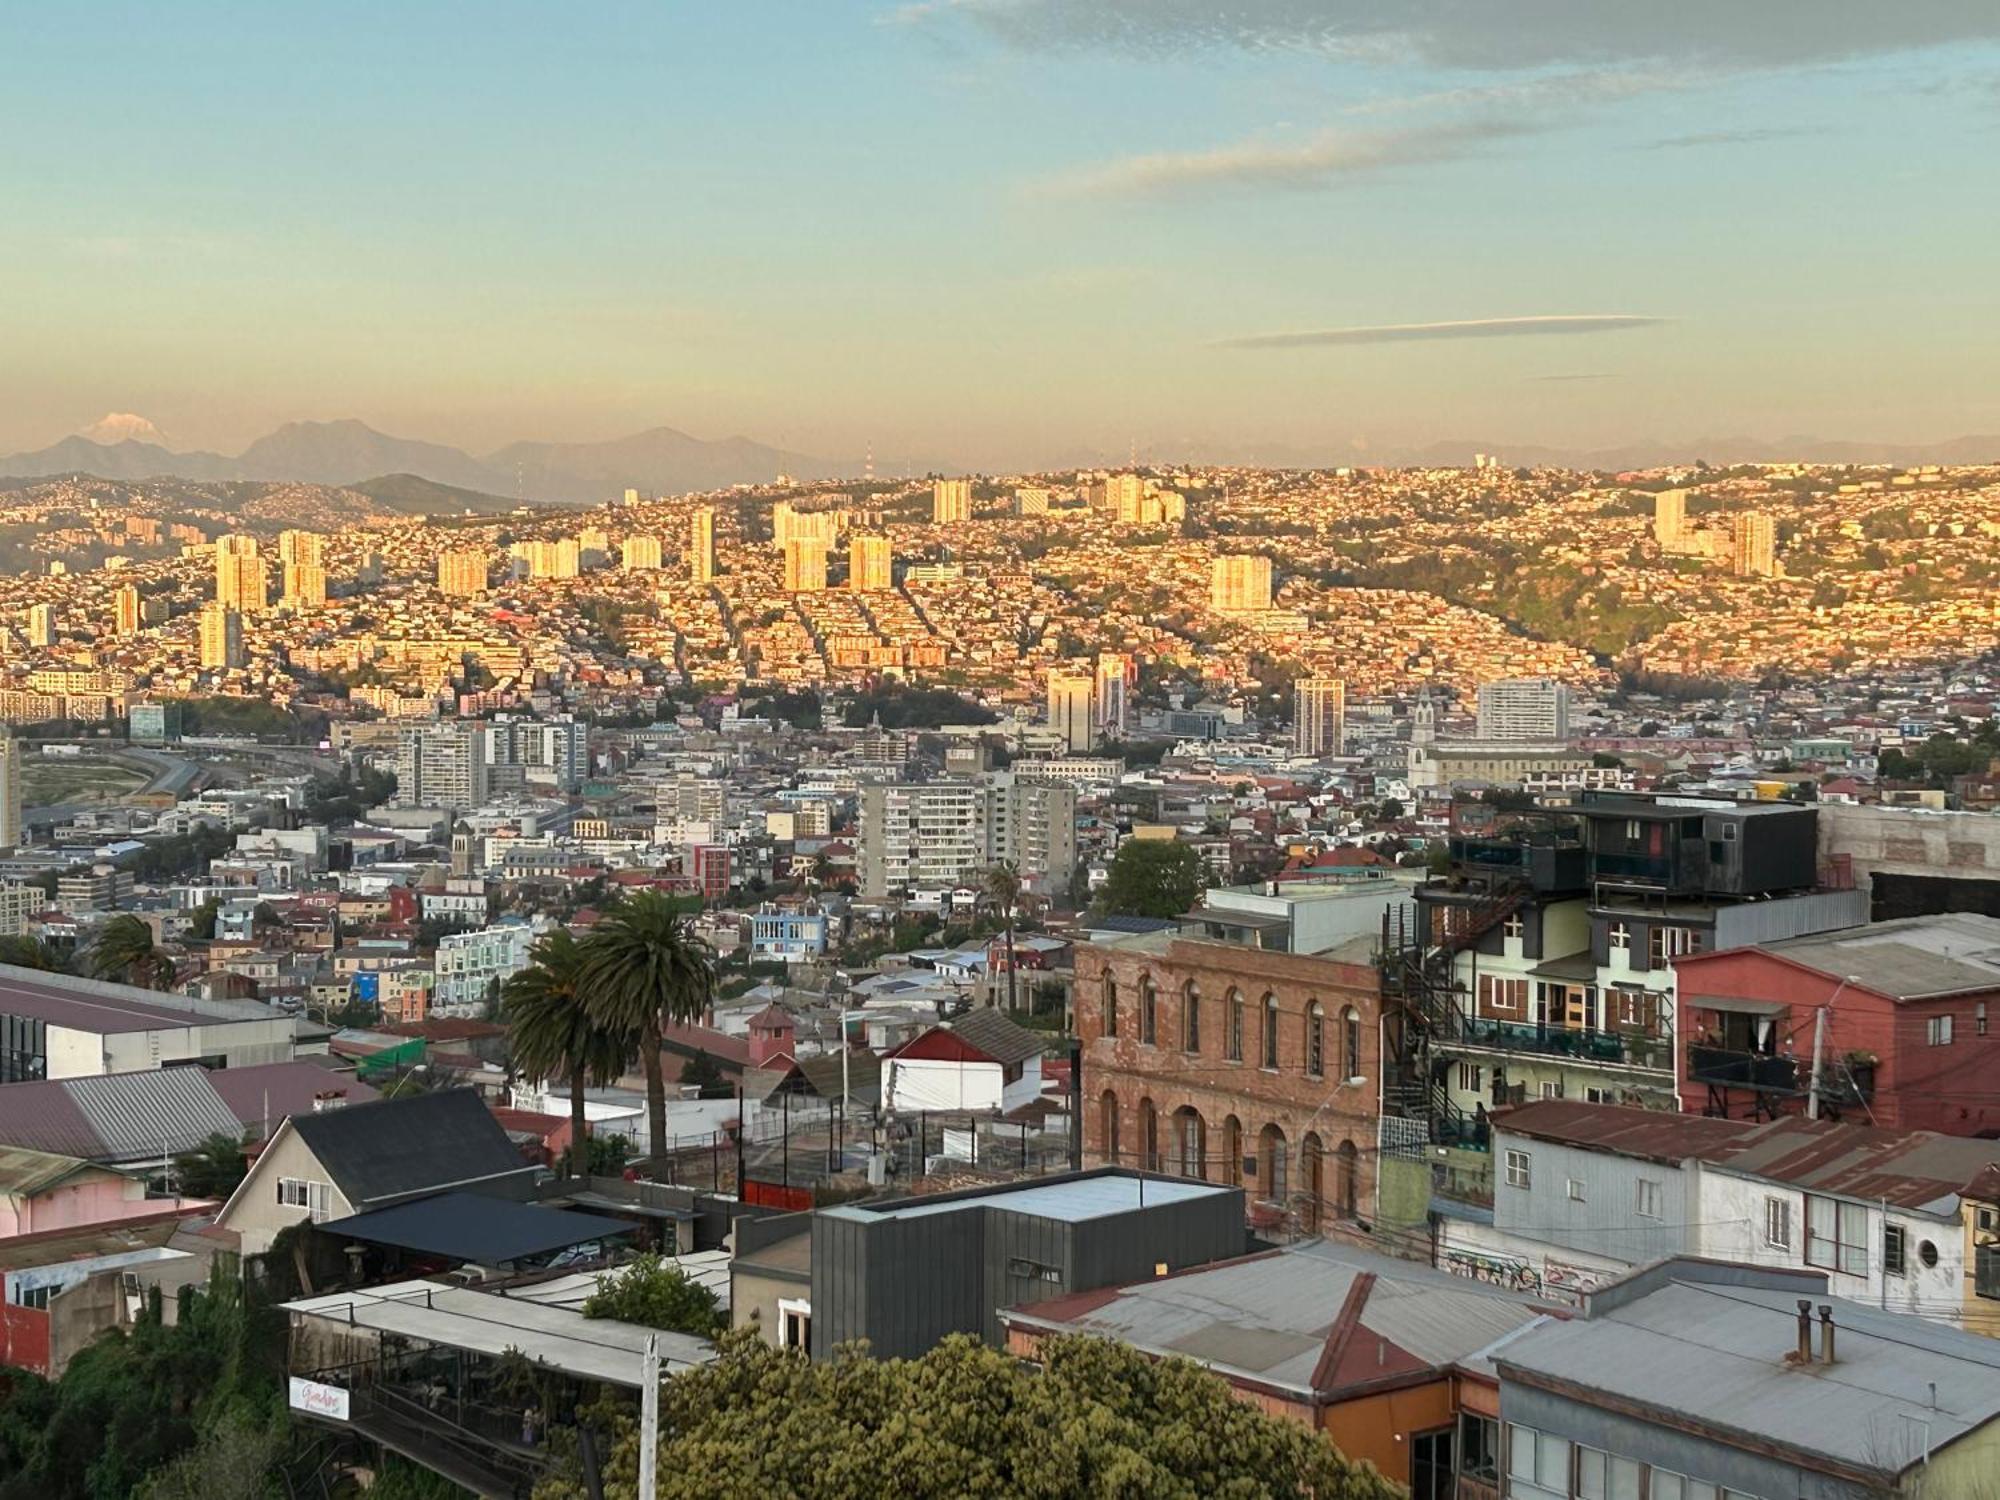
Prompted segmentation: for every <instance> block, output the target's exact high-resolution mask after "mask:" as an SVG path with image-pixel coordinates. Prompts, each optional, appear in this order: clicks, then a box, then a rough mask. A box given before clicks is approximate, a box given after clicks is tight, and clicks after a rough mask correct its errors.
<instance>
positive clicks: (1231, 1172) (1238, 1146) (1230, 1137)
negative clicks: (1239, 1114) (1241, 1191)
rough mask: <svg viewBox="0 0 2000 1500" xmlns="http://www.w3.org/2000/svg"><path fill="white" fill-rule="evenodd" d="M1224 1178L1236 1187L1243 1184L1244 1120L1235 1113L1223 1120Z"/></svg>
mask: <svg viewBox="0 0 2000 1500" xmlns="http://www.w3.org/2000/svg"><path fill="white" fill-rule="evenodd" d="M1222 1180H1223V1181H1224V1182H1226V1183H1229V1184H1231V1185H1232V1186H1235V1187H1241V1186H1242V1185H1243V1122H1242V1121H1241V1120H1239V1119H1237V1118H1236V1116H1234V1115H1226V1116H1224V1117H1223V1121H1222Z"/></svg>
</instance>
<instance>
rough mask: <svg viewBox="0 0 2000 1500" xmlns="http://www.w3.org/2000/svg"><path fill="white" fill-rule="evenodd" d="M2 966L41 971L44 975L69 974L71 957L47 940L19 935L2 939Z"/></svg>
mask: <svg viewBox="0 0 2000 1500" xmlns="http://www.w3.org/2000/svg"><path fill="white" fill-rule="evenodd" d="M0 964H12V965H13V966H14V967H15V968H17V969H39V970H40V971H41V972H42V973H44V974H67V973H68V972H69V955H68V954H67V953H65V952H63V950H62V949H61V948H59V947H57V946H56V945H55V944H54V943H51V942H49V941H48V940H47V939H45V938H42V939H37V938H31V937H28V936H27V935H26V934H24V933H17V934H15V935H13V936H11V937H0Z"/></svg>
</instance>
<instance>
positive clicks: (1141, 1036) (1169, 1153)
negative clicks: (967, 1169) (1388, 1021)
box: [1075, 938, 1382, 1233]
mask: <svg viewBox="0 0 2000 1500" xmlns="http://www.w3.org/2000/svg"><path fill="white" fill-rule="evenodd" d="M1107 981H1108V984H1109V991H1108V993H1107ZM1075 993H1076V1027H1077V1034H1078V1036H1079V1037H1080V1038H1081V1039H1082V1042H1083V1116H1084V1118H1083V1129H1084V1157H1085V1160H1086V1163H1087V1164H1089V1165H1097V1164H1100V1163H1111V1162H1116V1163H1119V1164H1121V1165H1125V1166H1137V1167H1145V1168H1150V1169H1153V1170H1156V1171H1161V1172H1169V1173H1173V1174H1175V1175H1178V1176H1200V1177H1205V1178H1206V1179H1208V1180H1209V1181H1211V1182H1228V1183H1233V1184H1239V1185H1241V1186H1242V1187H1243V1189H1244V1190H1245V1193H1246V1194H1247V1196H1248V1198H1249V1200H1250V1203H1251V1205H1252V1209H1251V1212H1252V1217H1253V1218H1254V1219H1256V1220H1257V1221H1258V1222H1259V1223H1260V1224H1264V1225H1267V1226H1269V1227H1271V1228H1280V1227H1282V1228H1286V1229H1292V1230H1298V1231H1301V1232H1307V1233H1310V1232H1314V1231H1317V1230H1320V1229H1322V1228H1324V1227H1326V1226H1328V1225H1330V1224H1333V1223H1335V1222H1337V1221H1341V1220H1353V1219H1357V1218H1367V1217H1369V1216H1370V1215H1371V1214H1372V1211H1373V1204H1374V1196H1375V1154H1376V1141H1377V1124H1378V1113H1379V1105H1378V1101H1379V1098H1380V1088H1381V1080H1382V1066H1381V1044H1382V1029H1381V1024H1380V1016H1381V1007H1380V1002H1379V999H1378V989H1377V981H1376V975H1375V971H1374V970H1373V969H1372V968H1369V967H1367V966H1365V965H1360V964H1346V963H1335V962H1333V961H1331V960H1328V959H1321V958H1305V957H1295V956H1293V955H1291V954H1284V953H1265V952H1260V951H1258V950H1256V949H1253V948H1243V947H1238V946H1236V945H1234V944H1227V943H1212V942H1202V941H1196V940H1190V939H1184V938H1176V939H1173V940H1171V941H1170V942H1169V943H1168V944H1167V945H1166V946H1165V948H1164V949H1157V948H1154V949H1149V948H1145V947H1137V946H1123V945H1112V946H1107V947H1084V948H1080V949H1078V950H1077V956H1076V990H1075ZM1190 997H1191V998H1192V1012H1193V1017H1194V1022H1195V1025H1194V1028H1193V1031H1192V1033H1191V1032H1190V1030H1189V1016H1190ZM1114 1011H1115V1018H1114ZM1351 1079H1358V1080H1359V1081H1358V1082H1350V1081H1349V1080H1351Z"/></svg>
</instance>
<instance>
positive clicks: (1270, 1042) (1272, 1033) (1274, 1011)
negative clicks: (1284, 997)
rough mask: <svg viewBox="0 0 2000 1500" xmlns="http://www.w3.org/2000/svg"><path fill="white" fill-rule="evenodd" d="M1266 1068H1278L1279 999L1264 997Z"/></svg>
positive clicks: (1272, 996) (1274, 996)
mask: <svg viewBox="0 0 2000 1500" xmlns="http://www.w3.org/2000/svg"><path fill="white" fill-rule="evenodd" d="M1264 1066H1265V1067H1267V1068H1275V1067H1277V1066H1278V997H1277V996H1276V995H1266V996H1265V997H1264Z"/></svg>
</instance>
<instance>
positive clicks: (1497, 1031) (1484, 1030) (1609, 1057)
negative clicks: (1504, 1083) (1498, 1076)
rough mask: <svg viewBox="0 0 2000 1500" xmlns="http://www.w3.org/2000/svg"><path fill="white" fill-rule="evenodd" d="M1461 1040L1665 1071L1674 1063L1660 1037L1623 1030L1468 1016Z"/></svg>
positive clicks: (1471, 1044)
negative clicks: (1546, 1024) (1604, 1029)
mask: <svg viewBox="0 0 2000 1500" xmlns="http://www.w3.org/2000/svg"><path fill="white" fill-rule="evenodd" d="M1459 1040H1460V1041H1461V1042H1463V1043H1465V1044H1466V1045H1468V1046H1477V1047H1492V1048H1494V1049H1496V1050H1499V1051H1503V1052H1528V1053H1534V1054H1537V1055H1540V1056H1544V1057H1573V1058H1575V1059H1577V1060H1578V1061H1579V1062H1601V1063H1616V1064H1619V1065H1621V1066H1625V1067H1635V1068H1657V1069H1660V1070H1662V1071H1665V1070H1667V1069H1670V1068H1671V1067H1672V1066H1673V1048H1672V1044H1671V1043H1669V1042H1667V1041H1666V1040H1665V1039H1663V1038H1660V1037H1649V1036H1644V1035H1639V1034H1636V1033H1630V1032H1622V1031H1597V1030H1594V1029H1590V1028H1574V1029H1572V1028H1570V1027H1564V1026H1545V1025H1533V1024H1528V1025H1523V1024H1521V1023H1518V1022H1513V1021H1493V1020H1488V1019H1486V1018H1484V1017H1480V1016H1468V1017H1466V1018H1465V1020H1464V1022H1463V1024H1462V1026H1461V1027H1460V1033H1459Z"/></svg>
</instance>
